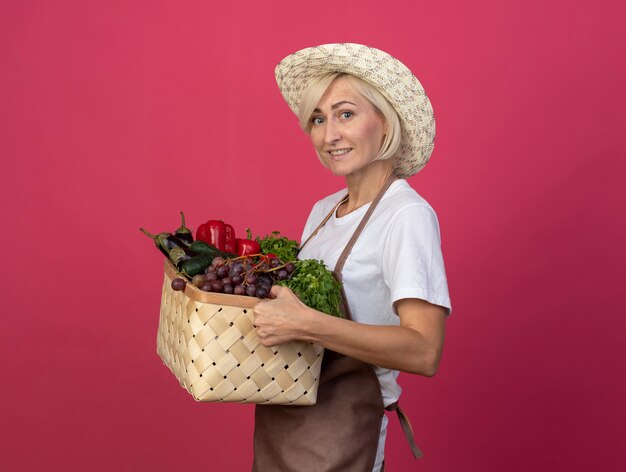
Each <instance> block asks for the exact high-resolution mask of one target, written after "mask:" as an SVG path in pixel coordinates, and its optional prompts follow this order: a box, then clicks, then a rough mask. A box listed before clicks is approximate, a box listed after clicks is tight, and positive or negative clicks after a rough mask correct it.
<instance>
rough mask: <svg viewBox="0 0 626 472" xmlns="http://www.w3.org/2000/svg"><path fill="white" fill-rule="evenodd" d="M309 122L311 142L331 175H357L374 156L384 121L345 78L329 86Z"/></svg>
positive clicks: (381, 138) (383, 130)
mask: <svg viewBox="0 0 626 472" xmlns="http://www.w3.org/2000/svg"><path fill="white" fill-rule="evenodd" d="M310 120H311V121H310V127H309V130H310V131H309V132H310V136H311V141H312V142H313V145H314V146H315V149H316V150H317V153H318V155H319V156H320V159H321V161H322V163H323V164H324V165H325V166H326V167H328V168H329V169H330V171H331V172H332V173H333V174H335V175H339V176H344V177H347V176H354V175H358V174H361V173H363V172H366V171H367V169H368V165H369V164H370V163H371V162H373V161H374V160H375V159H376V157H377V156H378V153H379V151H380V148H381V145H382V142H383V138H384V136H385V120H384V118H383V117H382V115H381V114H380V113H379V112H378V111H377V110H376V108H374V106H373V105H372V104H371V103H370V102H369V101H368V100H367V99H366V98H365V97H363V96H362V95H361V94H360V93H358V92H357V91H356V90H354V88H353V87H352V86H351V85H350V84H349V83H348V81H347V80H346V78H344V77H339V78H337V79H335V80H334V81H333V82H332V83H331V84H330V85H329V87H328V88H327V89H326V91H325V92H324V95H322V98H321V99H320V101H319V103H318V104H317V106H316V108H315V110H314V111H313V114H312V116H311V119H310Z"/></svg>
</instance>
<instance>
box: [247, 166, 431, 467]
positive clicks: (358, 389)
mask: <svg viewBox="0 0 626 472" xmlns="http://www.w3.org/2000/svg"><path fill="white" fill-rule="evenodd" d="M394 180H395V178H394V177H393V176H391V177H390V178H389V179H388V180H387V181H386V183H385V185H384V186H383V188H382V189H381V190H380V192H379V193H378V195H377V196H376V198H375V199H374V201H373V202H372V203H371V205H370V207H369V209H368V210H367V212H366V213H365V215H364V216H363V219H362V220H361V222H360V223H359V226H358V227H357V229H356V230H355V232H354V234H353V235H352V237H351V239H350V241H349V242H348V244H347V245H346V247H345V249H344V250H343V252H342V253H341V255H340V256H339V259H338V260H337V264H336V266H335V271H334V274H335V277H336V278H337V280H338V281H339V282H340V283H341V281H342V278H341V271H342V269H343V266H344V264H345V262H346V259H347V258H348V255H349V254H350V251H351V250H352V247H353V246H354V244H355V242H356V241H357V239H358V237H359V235H360V234H361V232H362V231H363V228H364V227H365V225H366V224H367V221H368V220H369V218H370V216H371V214H372V213H373V212H374V209H375V208H376V206H377V205H378V202H379V201H380V200H381V198H382V197H383V195H384V193H385V191H386V190H387V189H388V188H389V186H390V185H391V183H392V182H393V181H394ZM346 198H347V195H346V197H344V198H343V199H342V200H341V201H340V202H339V203H338V204H337V206H335V208H333V210H332V211H331V212H330V213H329V214H328V216H326V218H324V220H323V221H322V222H321V223H320V225H319V226H318V228H317V229H316V230H315V231H314V232H313V233H312V234H311V236H309V238H308V239H307V241H305V243H304V244H303V245H302V246H303V247H304V245H305V244H306V243H307V242H308V241H309V240H310V239H311V238H312V237H313V236H315V234H316V233H317V232H318V231H319V229H320V228H321V227H322V226H324V224H325V223H326V222H327V221H328V219H329V218H330V217H331V216H332V215H333V213H334V212H335V211H336V209H337V208H338V206H339V205H341V203H343V202H344V201H345V200H346ZM341 295H342V299H343V313H344V316H345V317H346V318H347V319H351V316H350V310H349V308H348V303H347V300H346V297H345V292H344V290H343V287H342V289H341ZM386 409H387V410H388V411H394V410H395V411H397V413H398V418H399V419H400V422H401V424H402V428H403V430H404V433H405V435H406V436H407V439H408V441H409V445H410V446H411V450H412V452H413V455H414V456H415V457H416V458H419V457H421V455H422V454H421V452H420V451H419V449H418V448H417V446H416V445H415V442H414V441H413V434H412V431H411V426H410V424H409V423H408V420H407V418H406V416H405V415H404V413H403V412H402V410H401V409H400V408H399V406H398V404H397V402H395V403H393V404H391V405H389V406H387V408H386ZM384 411H385V407H384V405H383V400H382V396H381V392H380V384H379V382H378V377H377V376H376V374H375V373H374V371H373V369H372V366H371V365H370V364H367V363H365V362H362V361H359V360H357V359H354V358H352V357H348V356H344V355H343V354H339V353H337V352H334V351H331V350H329V349H326V350H325V351H324V359H323V361H322V370H321V375H320V382H319V387H318V393H317V403H316V404H315V405H312V406H290V405H256V409H255V428H254V463H253V466H252V472H371V471H372V469H373V467H374V463H375V460H376V453H377V449H378V441H379V437H380V428H381V425H382V419H383V415H384Z"/></svg>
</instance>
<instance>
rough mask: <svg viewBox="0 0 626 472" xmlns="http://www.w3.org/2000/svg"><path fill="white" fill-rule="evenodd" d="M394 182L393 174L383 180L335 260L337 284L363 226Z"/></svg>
mask: <svg viewBox="0 0 626 472" xmlns="http://www.w3.org/2000/svg"><path fill="white" fill-rule="evenodd" d="M395 180H396V176H395V174H391V175H390V176H389V177H387V180H385V183H384V184H383V186H382V188H381V189H380V190H379V191H378V195H376V198H374V200H373V201H372V203H371V204H370V207H369V208H368V209H367V212H366V213H365V215H363V218H361V222H360V223H359V226H357V228H356V229H355V230H354V234H352V237H351V238H350V241H348V244H346V247H345V248H344V250H343V252H342V253H341V255H340V256H339V259H337V264H335V274H336V275H337V278H338V280H339V282H341V271H342V270H343V266H344V264H345V263H346V259H348V256H349V255H350V251H352V247H353V246H354V244H355V243H356V240H357V239H359V236H360V235H361V232H362V231H363V228H365V225H366V224H367V222H368V221H369V219H370V217H371V216H372V213H374V210H375V209H376V206H378V203H379V202H380V201H381V200H382V198H383V195H384V194H385V192H386V191H387V189H388V188H389V187H390V186H391V184H392V183H393V182H394V181H395ZM344 198H345V197H344ZM326 221H328V218H326ZM326 221H325V222H326ZM325 222H324V223H325Z"/></svg>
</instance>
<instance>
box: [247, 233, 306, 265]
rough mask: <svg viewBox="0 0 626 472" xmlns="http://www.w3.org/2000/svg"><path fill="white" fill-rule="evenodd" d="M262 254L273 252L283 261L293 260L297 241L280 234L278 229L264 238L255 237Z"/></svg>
mask: <svg viewBox="0 0 626 472" xmlns="http://www.w3.org/2000/svg"><path fill="white" fill-rule="evenodd" d="M256 242H258V243H259V244H260V245H261V252H262V253H263V254H275V255H276V257H278V258H279V259H280V260H281V261H283V262H290V261H294V260H295V259H296V258H297V256H298V250H299V248H298V246H299V244H298V241H294V240H293V239H289V238H287V237H285V236H280V231H273V232H272V234H268V235H267V236H265V237H264V238H261V237H259V236H257V237H256Z"/></svg>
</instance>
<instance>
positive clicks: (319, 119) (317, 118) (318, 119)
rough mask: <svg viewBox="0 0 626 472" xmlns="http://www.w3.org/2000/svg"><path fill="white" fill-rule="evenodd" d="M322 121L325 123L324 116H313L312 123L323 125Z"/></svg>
mask: <svg viewBox="0 0 626 472" xmlns="http://www.w3.org/2000/svg"><path fill="white" fill-rule="evenodd" d="M322 123H324V118H322V117H321V116H314V117H313V118H311V124H314V125H321V124H322Z"/></svg>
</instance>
